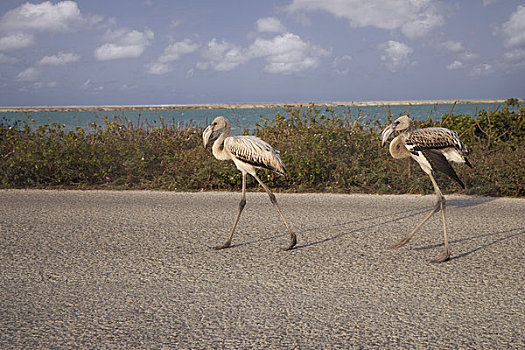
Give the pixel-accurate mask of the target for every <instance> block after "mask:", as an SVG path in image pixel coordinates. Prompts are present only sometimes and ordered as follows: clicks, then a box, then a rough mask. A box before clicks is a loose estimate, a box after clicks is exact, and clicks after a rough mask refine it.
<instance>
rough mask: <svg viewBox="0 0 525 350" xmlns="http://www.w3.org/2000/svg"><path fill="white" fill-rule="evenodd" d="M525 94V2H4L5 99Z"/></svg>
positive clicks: (14, 102)
mask: <svg viewBox="0 0 525 350" xmlns="http://www.w3.org/2000/svg"><path fill="white" fill-rule="evenodd" d="M510 97H517V98H525V2H524V1H513V0H468V1H459V0H456V1H452V0H450V1H448V0H367V1H363V0H279V1H278V0H264V1H261V0H237V1H234V0H221V1H219V0H187V1H182V0H137V1H134V0H103V1H98V0H89V1H87V0H78V1H45V2H41V1H29V2H25V1H14V0H2V1H1V2H0V105H2V106H29V105H149V104H153V105H154V104H214V103H293V102H300V103H308V102H342V101H393V100H436V99H437V100H440V99H445V100H457V99H460V100H462V99H491V98H501V99H506V98H510Z"/></svg>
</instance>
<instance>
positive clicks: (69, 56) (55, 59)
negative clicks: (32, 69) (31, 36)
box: [37, 52, 80, 66]
mask: <svg viewBox="0 0 525 350" xmlns="http://www.w3.org/2000/svg"><path fill="white" fill-rule="evenodd" d="M79 59H80V56H79V55H77V54H75V53H67V52H59V53H58V54H56V55H52V56H44V57H42V59H41V60H40V61H38V62H37V65H39V66H63V65H65V64H68V63H72V62H76V61H78V60H79Z"/></svg>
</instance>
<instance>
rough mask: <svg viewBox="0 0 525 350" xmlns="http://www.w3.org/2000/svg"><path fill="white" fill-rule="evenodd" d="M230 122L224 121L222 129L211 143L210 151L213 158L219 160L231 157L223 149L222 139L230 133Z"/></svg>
mask: <svg viewBox="0 0 525 350" xmlns="http://www.w3.org/2000/svg"><path fill="white" fill-rule="evenodd" d="M230 130H231V127H230V123H228V121H226V125H225V127H224V131H223V132H222V133H221V134H220V135H219V137H218V138H217V140H215V142H214V143H213V147H212V152H213V155H214V156H215V158H217V159H219V160H227V159H231V157H230V156H229V155H228V153H227V152H226V151H225V150H224V140H225V139H226V138H227V137H228V136H229V135H230Z"/></svg>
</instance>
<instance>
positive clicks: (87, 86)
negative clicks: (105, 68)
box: [80, 79, 104, 91]
mask: <svg viewBox="0 0 525 350" xmlns="http://www.w3.org/2000/svg"><path fill="white" fill-rule="evenodd" d="M80 89H82V90H91V91H102V90H104V86H101V85H99V86H94V85H93V82H92V81H91V79H88V80H86V81H85V82H84V83H83V84H82V85H80Z"/></svg>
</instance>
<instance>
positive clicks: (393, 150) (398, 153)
mask: <svg viewBox="0 0 525 350" xmlns="http://www.w3.org/2000/svg"><path fill="white" fill-rule="evenodd" d="M406 139H407V134H406V133H402V134H400V135H398V136H396V137H395V138H394V139H393V140H392V142H390V148H389V150H390V155H391V156H392V158H394V159H401V158H408V157H410V152H409V151H408V149H407V148H406V146H405V140H406Z"/></svg>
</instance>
